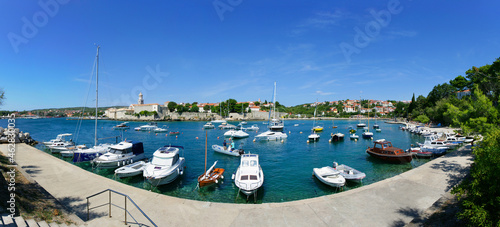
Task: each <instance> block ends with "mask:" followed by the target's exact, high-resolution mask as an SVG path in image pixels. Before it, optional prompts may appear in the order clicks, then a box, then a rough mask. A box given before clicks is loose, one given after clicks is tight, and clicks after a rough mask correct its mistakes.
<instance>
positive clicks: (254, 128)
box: [245, 125, 259, 131]
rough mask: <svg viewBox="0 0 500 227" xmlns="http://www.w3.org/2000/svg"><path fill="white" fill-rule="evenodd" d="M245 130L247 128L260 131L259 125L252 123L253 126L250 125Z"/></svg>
mask: <svg viewBox="0 0 500 227" xmlns="http://www.w3.org/2000/svg"><path fill="white" fill-rule="evenodd" d="M245 130H247V131H259V126H257V125H252V126H250V127H248V128H245Z"/></svg>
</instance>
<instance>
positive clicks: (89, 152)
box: [73, 46, 112, 162]
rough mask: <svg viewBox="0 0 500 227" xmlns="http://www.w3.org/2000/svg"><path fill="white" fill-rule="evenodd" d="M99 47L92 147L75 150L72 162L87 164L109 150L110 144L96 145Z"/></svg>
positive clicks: (97, 64) (97, 65) (97, 66)
mask: <svg viewBox="0 0 500 227" xmlns="http://www.w3.org/2000/svg"><path fill="white" fill-rule="evenodd" d="M99 48H100V47H99V46H97V55H96V83H95V93H96V98H95V131H94V147H91V148H86V149H77V150H75V151H74V154H73V162H87V161H91V160H93V159H95V158H96V157H99V156H100V155H102V154H104V153H106V152H108V151H109V150H110V147H111V146H112V145H111V144H99V145H97V119H98V117H97V108H98V106H99V103H98V100H99Z"/></svg>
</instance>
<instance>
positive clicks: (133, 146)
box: [108, 141, 144, 155]
mask: <svg viewBox="0 0 500 227" xmlns="http://www.w3.org/2000/svg"><path fill="white" fill-rule="evenodd" d="M109 148H110V149H109V151H108V153H112V154H117V155H120V154H123V155H126V154H135V155H137V154H143V153H144V147H143V146H142V142H134V141H123V142H120V143H119V144H116V145H113V146H111V147H109Z"/></svg>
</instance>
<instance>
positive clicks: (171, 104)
mask: <svg viewBox="0 0 500 227" xmlns="http://www.w3.org/2000/svg"><path fill="white" fill-rule="evenodd" d="M167 108H168V111H170V112H174V111H175V109H176V108H177V103H175V102H169V103H168V104H167Z"/></svg>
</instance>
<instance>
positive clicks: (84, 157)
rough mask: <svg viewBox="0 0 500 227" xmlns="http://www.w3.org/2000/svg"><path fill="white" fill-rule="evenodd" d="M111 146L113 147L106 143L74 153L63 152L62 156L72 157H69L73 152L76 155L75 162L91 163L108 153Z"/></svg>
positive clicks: (74, 156)
mask: <svg viewBox="0 0 500 227" xmlns="http://www.w3.org/2000/svg"><path fill="white" fill-rule="evenodd" d="M111 146H112V145H111V144H108V143H105V144H99V145H97V146H93V147H91V148H87V149H77V150H74V151H67V152H66V151H64V152H61V154H62V155H63V156H65V157H71V156H68V155H69V154H71V152H73V153H74V154H73V162H89V161H92V160H94V159H95V158H97V157H99V156H101V155H102V154H104V153H106V152H108V151H109V148H110V147H111Z"/></svg>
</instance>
